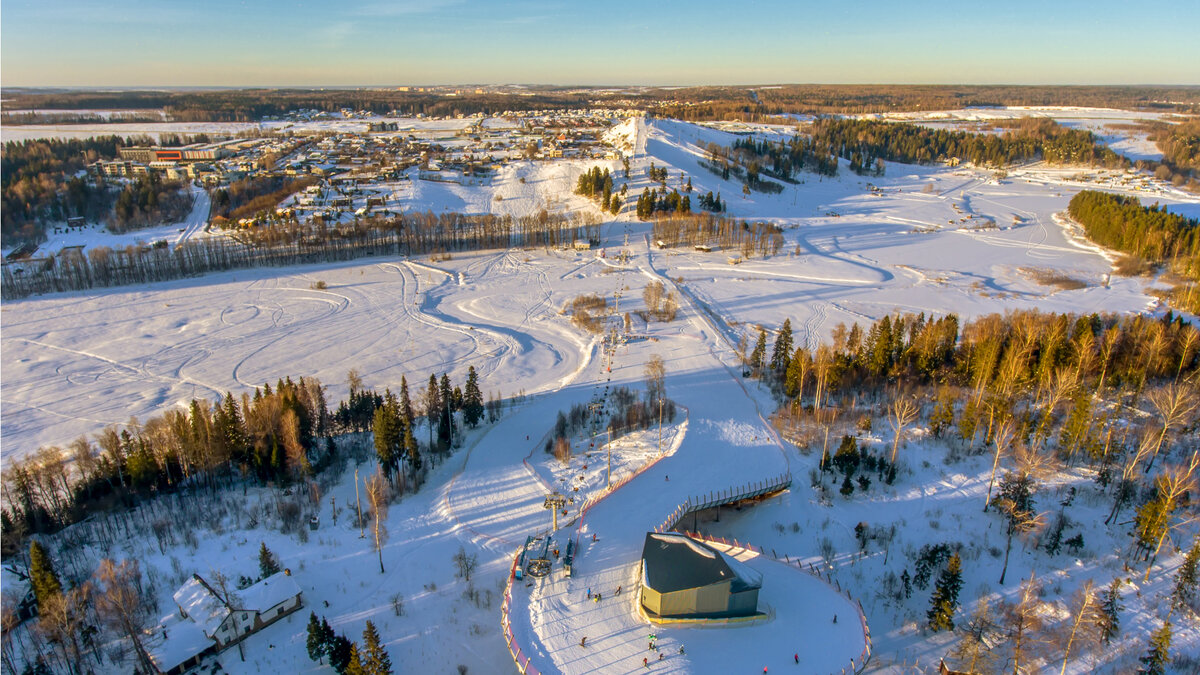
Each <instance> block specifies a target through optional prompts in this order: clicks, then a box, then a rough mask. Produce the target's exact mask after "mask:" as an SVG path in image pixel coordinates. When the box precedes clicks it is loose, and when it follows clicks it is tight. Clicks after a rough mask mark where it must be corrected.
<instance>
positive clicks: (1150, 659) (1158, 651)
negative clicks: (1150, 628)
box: [1138, 621, 1171, 675]
mask: <svg viewBox="0 0 1200 675" xmlns="http://www.w3.org/2000/svg"><path fill="white" fill-rule="evenodd" d="M1170 651H1171V622H1170V621H1163V625H1162V628H1159V629H1158V630H1156V631H1154V634H1153V635H1151V636H1150V651H1148V652H1146V655H1145V656H1143V657H1142V658H1140V659H1138V660H1139V661H1141V662H1142V667H1141V668H1139V669H1138V675H1166V672H1167V664H1168V663H1170V661H1171V656H1170Z"/></svg>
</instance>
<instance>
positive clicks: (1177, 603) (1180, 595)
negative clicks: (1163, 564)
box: [1171, 537, 1200, 609]
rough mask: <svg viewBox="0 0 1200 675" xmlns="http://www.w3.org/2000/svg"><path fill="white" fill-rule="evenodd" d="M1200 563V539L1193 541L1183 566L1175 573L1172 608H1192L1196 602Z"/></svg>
mask: <svg viewBox="0 0 1200 675" xmlns="http://www.w3.org/2000/svg"><path fill="white" fill-rule="evenodd" d="M1198 563H1200V537H1196V538H1195V539H1193V540H1192V548H1191V549H1189V550H1188V552H1187V555H1185V556H1184V557H1183V564H1182V565H1180V566H1179V571H1178V572H1176V573H1175V590H1174V591H1172V592H1171V606H1172V607H1174V608H1175V609H1185V608H1187V607H1191V606H1192V603H1193V602H1194V601H1195V600H1196V567H1197V564H1198Z"/></svg>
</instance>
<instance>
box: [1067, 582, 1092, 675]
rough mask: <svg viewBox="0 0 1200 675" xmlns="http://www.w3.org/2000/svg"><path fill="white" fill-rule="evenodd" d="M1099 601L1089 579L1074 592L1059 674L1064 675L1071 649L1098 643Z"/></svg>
mask: <svg viewBox="0 0 1200 675" xmlns="http://www.w3.org/2000/svg"><path fill="white" fill-rule="evenodd" d="M1100 621H1101V612H1100V602H1099V600H1098V599H1097V598H1096V592H1095V590H1094V589H1093V583H1092V580H1091V579H1088V580H1087V581H1086V582H1085V583H1084V584H1083V588H1081V589H1079V592H1078V593H1076V594H1075V599H1074V601H1073V602H1072V603H1071V622H1070V624H1069V625H1066V626H1064V631H1063V635H1062V638H1063V640H1065V643H1066V644H1064V645H1063V660H1062V669H1061V670H1060V671H1059V675H1066V673H1067V662H1068V661H1069V660H1070V659H1071V650H1072V649H1073V648H1074V647H1075V646H1076V645H1078V644H1083V645H1097V644H1099V643H1100Z"/></svg>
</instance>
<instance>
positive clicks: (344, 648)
mask: <svg viewBox="0 0 1200 675" xmlns="http://www.w3.org/2000/svg"><path fill="white" fill-rule="evenodd" d="M353 649H354V643H353V642H351V641H350V640H349V638H347V637H346V636H345V635H335V636H334V637H333V640H331V641H330V646H329V665H330V666H332V667H333V669H334V671H336V672H337V673H340V674H342V675H344V674H345V673H346V667H347V666H349V665H350V658H351V653H352V651H353Z"/></svg>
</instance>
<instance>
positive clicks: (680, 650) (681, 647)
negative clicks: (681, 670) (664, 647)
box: [679, 645, 683, 654]
mask: <svg viewBox="0 0 1200 675" xmlns="http://www.w3.org/2000/svg"><path fill="white" fill-rule="evenodd" d="M679 653H680V654H682V653H683V645H679Z"/></svg>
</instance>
